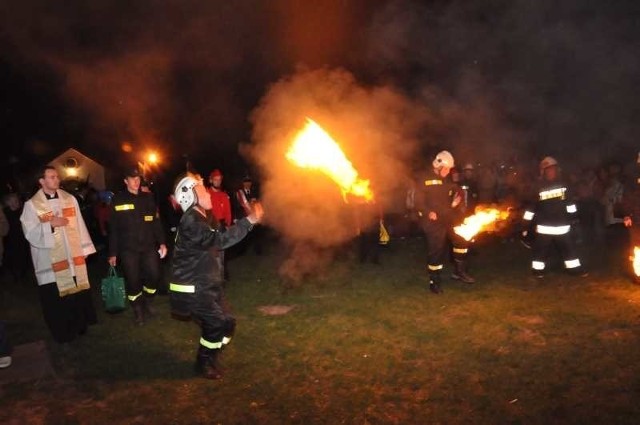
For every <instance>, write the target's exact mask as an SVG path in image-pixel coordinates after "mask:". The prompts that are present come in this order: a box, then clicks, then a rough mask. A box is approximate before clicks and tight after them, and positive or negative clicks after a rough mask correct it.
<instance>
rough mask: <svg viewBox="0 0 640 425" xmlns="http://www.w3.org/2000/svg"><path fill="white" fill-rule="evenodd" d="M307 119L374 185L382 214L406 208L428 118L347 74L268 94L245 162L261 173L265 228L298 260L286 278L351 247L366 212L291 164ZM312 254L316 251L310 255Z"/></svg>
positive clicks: (308, 79)
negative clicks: (330, 250)
mask: <svg viewBox="0 0 640 425" xmlns="http://www.w3.org/2000/svg"><path fill="white" fill-rule="evenodd" d="M306 117H309V118H311V119H313V120H314V121H316V122H317V123H318V124H319V125H320V126H321V127H322V128H323V129H324V130H325V131H327V132H328V133H329V134H330V135H331V136H332V137H333V139H334V140H336V141H337V142H338V144H339V145H340V146H341V148H342V150H343V151H344V153H345V154H346V157H347V158H348V159H349V160H350V161H351V163H352V164H353V166H354V168H355V169H356V170H357V171H358V173H359V176H360V178H362V179H368V180H370V182H371V188H372V190H373V192H374V194H375V198H376V199H377V200H378V202H379V205H380V208H381V209H388V208H389V207H391V208H393V207H396V208H397V205H395V206H394V205H392V204H393V203H394V202H398V201H399V200H402V201H401V202H403V199H404V198H403V196H404V188H406V186H407V182H408V180H409V179H410V176H411V170H410V169H409V168H408V166H407V164H410V163H411V161H410V158H411V157H412V155H413V154H414V153H415V152H416V148H417V146H418V136H419V133H420V131H421V129H422V127H423V126H424V124H425V122H426V120H427V117H428V113H427V110H426V109H425V108H422V107H420V106H419V105H417V104H415V103H414V102H411V101H410V100H408V99H407V98H406V97H405V96H403V95H402V94H400V93H399V92H398V91H396V90H395V89H393V88H391V87H370V88H365V87H363V86H361V85H359V84H358V83H357V81H356V80H355V78H354V76H353V75H352V74H351V73H349V72H347V71H345V70H341V69H335V70H330V69H321V70H309V71H305V70H301V71H300V72H298V73H296V74H294V75H292V76H290V77H287V78H284V79H282V80H280V81H279V82H277V83H276V84H274V85H272V86H271V87H270V88H269V90H268V92H267V93H266V95H265V96H264V97H263V98H262V100H261V102H260V105H259V106H258V108H257V109H256V110H255V111H254V112H253V114H252V122H253V125H254V131H253V137H252V139H253V144H252V145H250V147H249V148H248V149H247V154H248V156H249V157H250V158H251V160H252V161H254V162H255V163H256V164H257V165H258V166H259V168H260V171H261V176H262V179H263V181H262V200H263V202H264V204H265V208H266V211H268V213H267V223H268V224H269V225H271V226H273V227H274V228H275V229H276V230H277V231H278V232H279V233H281V234H282V235H283V236H284V238H285V239H286V240H287V241H288V242H289V243H290V244H291V246H292V250H291V252H292V254H293V257H292V258H290V260H289V261H288V262H287V263H285V266H283V268H282V271H283V272H284V273H285V274H286V275H287V277H296V276H301V275H304V274H305V272H311V271H312V270H313V268H316V267H323V266H324V265H325V264H323V262H322V261H319V259H320V258H325V259H327V257H326V256H324V255H323V256H320V255H318V252H319V250H322V249H325V248H330V247H336V246H340V245H342V244H344V243H346V242H348V241H349V240H351V239H352V238H353V237H354V236H355V235H356V230H357V228H356V224H355V220H356V218H355V216H354V215H355V214H358V211H359V210H360V209H359V208H357V207H356V205H358V203H359V202H358V201H357V200H355V199H351V200H350V201H349V203H347V202H345V199H343V196H342V194H341V192H340V189H339V187H338V186H337V185H336V184H335V183H334V182H333V181H331V180H330V179H329V178H328V177H326V176H325V175H324V174H322V173H320V172H318V171H314V170H306V169H301V168H298V167H297V166H295V165H294V164H292V163H290V162H289V161H288V160H287V159H286V158H285V153H286V152H287V150H288V148H289V146H290V145H291V143H292V141H293V139H294V137H295V135H296V133H297V132H298V131H300V130H301V129H302V128H303V126H304V125H305V120H306ZM366 219H367V220H373V219H375V217H367V218H366ZM303 247H304V248H303ZM313 247H317V248H318V251H316V252H315V253H310V252H309V251H312V252H313ZM309 258H318V261H308V259H309ZM298 266H299V267H298ZM300 268H302V269H303V270H300Z"/></svg>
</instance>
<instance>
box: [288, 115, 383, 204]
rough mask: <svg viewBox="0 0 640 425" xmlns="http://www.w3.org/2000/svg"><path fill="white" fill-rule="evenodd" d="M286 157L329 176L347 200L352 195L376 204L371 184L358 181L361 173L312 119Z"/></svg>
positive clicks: (299, 133) (294, 141) (303, 166)
mask: <svg viewBox="0 0 640 425" xmlns="http://www.w3.org/2000/svg"><path fill="white" fill-rule="evenodd" d="M286 157H287V159H288V160H289V161H291V162H293V163H294V164H296V165H297V166H298V167H302V168H309V169H313V170H318V171H320V172H322V173H323V174H326V175H327V176H328V177H329V178H331V180H333V181H334V182H336V183H337V184H338V186H340V190H341V191H342V195H343V196H344V197H345V199H346V195H347V194H351V195H355V196H358V197H362V198H364V199H365V200H367V201H371V200H373V192H372V191H371V189H369V180H363V179H361V178H359V177H358V172H357V171H356V169H355V168H353V165H352V164H351V162H350V161H349V160H348V159H347V157H346V156H345V154H344V152H342V149H340V145H338V143H336V141H335V140H333V139H332V138H331V136H330V135H329V133H327V132H326V131H324V130H323V129H322V127H320V126H319V125H318V124H316V122H315V121H313V120H312V119H310V118H307V124H306V125H305V126H304V128H303V129H302V130H300V131H299V132H298V134H296V136H295V138H294V140H293V143H292V144H291V147H290V148H289V150H288V151H287V153H286Z"/></svg>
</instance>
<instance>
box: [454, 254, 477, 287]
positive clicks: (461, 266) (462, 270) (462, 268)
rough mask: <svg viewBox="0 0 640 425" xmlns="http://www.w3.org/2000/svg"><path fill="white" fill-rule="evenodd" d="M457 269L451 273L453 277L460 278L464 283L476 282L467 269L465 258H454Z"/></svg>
mask: <svg viewBox="0 0 640 425" xmlns="http://www.w3.org/2000/svg"><path fill="white" fill-rule="evenodd" d="M454 265H455V269H454V271H453V273H451V278H452V279H455V280H460V281H462V282H464V283H469V284H471V283H475V281H476V280H475V279H474V278H473V277H471V276H470V275H469V274H468V273H467V270H466V268H467V267H466V261H464V260H454Z"/></svg>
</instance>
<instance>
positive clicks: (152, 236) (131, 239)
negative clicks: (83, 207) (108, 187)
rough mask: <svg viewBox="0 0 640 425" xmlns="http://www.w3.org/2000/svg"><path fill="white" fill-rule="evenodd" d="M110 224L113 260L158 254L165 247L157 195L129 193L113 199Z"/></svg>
mask: <svg viewBox="0 0 640 425" xmlns="http://www.w3.org/2000/svg"><path fill="white" fill-rule="evenodd" d="M112 205H113V207H112V210H111V216H110V222H109V256H112V257H114V256H118V255H122V253H123V252H145V251H147V250H156V249H158V247H159V246H160V245H161V244H164V243H165V236H164V231H163V229H162V223H161V221H160V219H159V217H158V208H157V207H156V203H155V201H154V200H153V195H151V194H150V193H146V192H138V194H137V195H136V194H133V193H131V192H129V191H128V190H124V191H122V192H119V193H117V194H116V195H115V196H114V197H113V201H112Z"/></svg>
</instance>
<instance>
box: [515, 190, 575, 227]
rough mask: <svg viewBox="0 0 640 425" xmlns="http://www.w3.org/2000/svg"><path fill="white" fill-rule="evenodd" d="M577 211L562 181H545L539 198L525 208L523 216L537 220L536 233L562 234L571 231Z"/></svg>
mask: <svg viewBox="0 0 640 425" xmlns="http://www.w3.org/2000/svg"><path fill="white" fill-rule="evenodd" d="M577 211H578V210H577V207H576V204H575V202H574V201H573V200H572V199H571V198H570V197H569V189H568V188H567V186H566V185H565V184H564V183H563V182H562V181H553V182H544V183H543V184H541V185H540V187H539V189H538V193H537V200H536V201H535V202H534V203H533V204H532V205H531V206H529V207H528V208H526V209H525V213H524V217H523V218H524V220H525V221H528V222H535V228H534V229H533V230H534V231H535V232H536V233H540V234H550V235H561V234H566V233H569V230H570V229H571V224H572V223H573V222H574V221H575V219H576V216H577V215H576V213H577Z"/></svg>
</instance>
